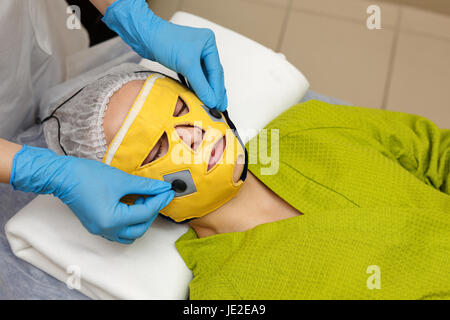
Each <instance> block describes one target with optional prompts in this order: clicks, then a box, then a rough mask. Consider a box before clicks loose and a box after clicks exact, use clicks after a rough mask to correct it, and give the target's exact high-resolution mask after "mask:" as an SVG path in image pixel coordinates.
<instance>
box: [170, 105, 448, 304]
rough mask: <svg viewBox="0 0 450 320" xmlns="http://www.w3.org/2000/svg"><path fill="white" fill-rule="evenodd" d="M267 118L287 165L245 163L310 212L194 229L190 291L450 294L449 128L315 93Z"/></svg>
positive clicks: (290, 295) (183, 247) (225, 294)
mask: <svg viewBox="0 0 450 320" xmlns="http://www.w3.org/2000/svg"><path fill="white" fill-rule="evenodd" d="M266 128H267V129H279V159H280V164H279V170H278V172H277V174H274V175H263V174H261V171H262V170H261V169H262V168H264V167H265V165H261V164H251V165H250V166H249V169H250V170H251V172H252V173H253V174H255V175H256V176H257V177H258V178H259V179H260V180H261V181H262V182H264V184H266V185H267V186H268V187H269V188H270V189H271V190H272V191H274V192H275V193H276V194H278V195H279V196H280V197H281V198H283V199H284V200H286V201H287V202H288V203H290V204H291V205H292V206H294V207H295V208H297V209H298V210H299V211H301V212H302V213H304V215H301V216H298V217H294V218H290V219H285V220H281V221H277V222H273V223H267V224H262V225H259V226H257V227H255V228H254V229H252V230H248V231H246V232H235V233H226V234H219V235H215V236H211V237H206V238H201V239H198V238H197V236H196V234H195V232H194V231H193V230H192V229H190V230H189V231H188V232H187V233H186V234H185V235H183V236H182V237H181V238H180V239H179V240H178V241H177V243H176V246H177V249H178V251H179V253H180V254H181V256H182V257H183V259H184V261H185V262H186V264H187V266H188V267H189V268H190V269H191V270H192V272H193V274H194V279H193V280H192V281H191V283H190V286H189V287H190V298H191V299H440V298H444V299H448V298H450V195H449V194H450V130H441V129H439V128H438V127H436V126H435V125H434V124H433V123H432V122H430V121H429V120H427V119H424V118H422V117H419V116H415V115H408V114H404V113H398V112H389V111H384V110H377V109H366V108H359V107H346V106H335V105H329V104H326V103H323V102H319V101H314V100H313V101H309V102H307V103H303V104H300V105H296V106H294V107H292V108H291V109H289V110H288V111H286V112H285V113H283V114H282V115H280V116H279V117H277V118H276V119H275V120H273V121H272V122H271V123H270V124H269V125H268V126H267V127H266ZM269 137H270V134H269ZM272 137H274V136H273V135H272ZM255 139H257V138H255ZM255 142H258V140H255ZM251 143H252V142H251Z"/></svg>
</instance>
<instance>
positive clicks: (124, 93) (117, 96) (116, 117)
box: [103, 80, 145, 145]
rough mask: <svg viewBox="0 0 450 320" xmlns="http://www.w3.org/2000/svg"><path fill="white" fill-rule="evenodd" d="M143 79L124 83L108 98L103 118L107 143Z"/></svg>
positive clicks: (132, 100)
mask: <svg viewBox="0 0 450 320" xmlns="http://www.w3.org/2000/svg"><path fill="white" fill-rule="evenodd" d="M144 83H145V80H133V81H130V82H127V83H126V84H124V85H123V86H122V87H121V88H120V89H119V90H117V91H116V92H115V93H114V94H113V95H112V96H111V98H110V99H109V102H108V107H107V109H106V112H105V116H104V118H103V129H104V132H105V138H106V143H107V144H108V145H109V144H110V142H111V141H112V139H113V138H114V136H115V135H116V133H117V131H119V129H120V126H121V125H122V123H123V121H124V120H125V118H126V116H127V114H128V112H129V111H130V109H131V107H132V105H133V103H134V101H135V100H136V98H137V96H138V95H139V92H140V91H141V89H142V86H143V85H144Z"/></svg>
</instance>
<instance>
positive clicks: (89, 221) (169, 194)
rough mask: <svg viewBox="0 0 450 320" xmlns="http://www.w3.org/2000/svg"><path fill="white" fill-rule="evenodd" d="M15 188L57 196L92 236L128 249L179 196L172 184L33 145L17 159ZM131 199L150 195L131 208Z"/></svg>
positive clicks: (27, 147)
mask: <svg viewBox="0 0 450 320" xmlns="http://www.w3.org/2000/svg"><path fill="white" fill-rule="evenodd" d="M10 184H11V185H12V186H13V187H14V189H16V190H21V191H24V192H34V193H40V194H53V195H54V196H56V197H58V198H60V199H61V200H62V201H63V202H64V203H65V204H66V205H67V206H69V208H70V209H71V210H72V211H73V212H74V213H75V214H76V215H77V217H78V218H79V219H80V221H81V223H82V224H83V226H84V227H86V229H88V230H89V231H90V232H91V233H93V234H97V235H101V236H103V237H105V238H107V239H109V240H112V241H118V242H121V243H126V244H130V243H132V242H133V241H134V240H135V239H136V238H139V237H141V236H142V235H143V234H144V233H145V232H146V231H147V229H148V228H149V227H150V225H151V224H152V223H153V221H154V220H155V218H156V217H157V215H158V212H159V211H160V210H161V209H162V208H164V207H165V206H166V205H167V204H168V203H169V202H170V201H171V200H172V199H173V196H174V192H173V191H172V190H170V189H171V185H170V184H169V183H167V182H164V181H159V180H152V179H146V178H142V177H138V176H133V175H129V174H127V173H125V172H123V171H120V170H118V169H115V168H113V167H110V166H107V165H105V164H103V163H101V162H98V161H95V160H87V159H79V158H75V157H69V156H60V155H57V154H56V153H55V152H53V151H51V150H48V149H42V148H35V147H30V146H24V147H23V148H22V149H21V150H20V151H19V152H17V154H16V155H15V157H14V160H13V169H12V172H11V179H10ZM127 194H140V195H150V196H149V197H147V198H145V199H144V197H140V198H139V199H138V201H137V202H136V204H134V205H132V206H128V205H126V204H124V203H121V202H120V201H119V200H120V199H121V198H122V197H123V196H125V195H127Z"/></svg>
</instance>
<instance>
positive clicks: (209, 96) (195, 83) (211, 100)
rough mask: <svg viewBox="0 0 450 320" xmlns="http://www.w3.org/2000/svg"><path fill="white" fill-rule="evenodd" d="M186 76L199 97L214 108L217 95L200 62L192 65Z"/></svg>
mask: <svg viewBox="0 0 450 320" xmlns="http://www.w3.org/2000/svg"><path fill="white" fill-rule="evenodd" d="M186 77H187V79H188V81H189V84H190V85H191V87H192V89H194V91H195V93H196V94H197V96H198V98H199V99H200V100H201V101H202V102H203V103H204V104H205V105H206V106H208V107H209V108H214V107H215V106H216V104H217V101H216V97H215V95H214V91H213V90H212V89H211V86H210V85H209V83H208V80H207V79H206V77H205V74H204V72H203V69H202V67H201V65H200V62H199V63H196V64H194V65H193V66H192V67H191V69H190V70H189V72H188V73H187V75H186Z"/></svg>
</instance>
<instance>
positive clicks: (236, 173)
mask: <svg viewBox="0 0 450 320" xmlns="http://www.w3.org/2000/svg"><path fill="white" fill-rule="evenodd" d="M242 171H244V157H243V156H242V155H239V156H238V158H237V161H236V164H235V165H234V170H233V182H234V183H237V182H238V181H239V179H240V178H241V175H242Z"/></svg>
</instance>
